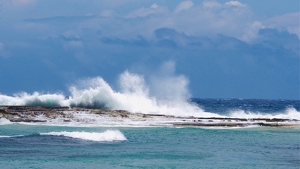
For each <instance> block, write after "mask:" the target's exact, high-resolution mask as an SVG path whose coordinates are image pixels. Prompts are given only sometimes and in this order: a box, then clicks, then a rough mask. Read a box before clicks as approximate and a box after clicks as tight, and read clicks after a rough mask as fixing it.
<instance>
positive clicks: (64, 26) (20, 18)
mask: <svg viewBox="0 0 300 169" xmlns="http://www.w3.org/2000/svg"><path fill="white" fill-rule="evenodd" d="M299 9H300V6H299V1H298V0H289V1H282V0H264V1H260V0H251V1H250V0H240V1H230V0H197V1H196V0H194V1H190V0H185V1H182V0H159V1H154V0H143V1H140V0H114V1H111V0H102V1H99V0H89V1H83V0H64V1H61V0H43V1H39V0H0V93H1V94H5V95H13V94H15V93H18V92H22V91H25V92H28V93H33V92H35V91H38V92H43V93H55V92H61V93H65V95H68V94H69V93H68V92H69V90H68V88H69V86H70V85H72V84H74V83H76V81H78V80H80V79H84V78H93V77H97V76H100V77H102V78H103V79H104V80H105V81H107V82H108V83H109V84H110V85H111V86H112V87H113V88H117V81H118V80H117V79H118V77H119V75H120V74H121V73H123V72H125V71H129V72H133V73H137V74H140V75H142V76H144V78H145V80H146V81H147V82H148V84H149V85H150V86H151V85H152V83H154V81H155V82H156V83H155V84H156V85H152V86H156V87H159V86H160V85H167V86H172V85H178V84H179V86H180V83H184V84H185V83H187V84H188V90H189V92H190V94H191V97H194V98H245V99H297V100H299V99H300V98H299V95H300V91H299V90H300V89H299V83H300V75H299V74H300V69H299V65H300V61H299V59H300V55H299V38H300V29H299V20H300V11H299ZM166 77H173V80H174V81H169V82H170V83H165V81H164V79H166ZM171 79H172V78H171ZM159 82H161V83H159Z"/></svg>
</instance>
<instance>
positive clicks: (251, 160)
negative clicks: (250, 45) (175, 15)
mask: <svg viewBox="0 0 300 169" xmlns="http://www.w3.org/2000/svg"><path fill="white" fill-rule="evenodd" d="M123 76H124V77H123V80H124V79H126V80H125V81H123V82H121V84H123V86H122V87H121V90H120V91H116V90H113V89H112V87H110V86H109V85H108V84H107V83H106V82H105V81H104V80H103V79H102V78H94V79H88V80H86V81H85V83H84V84H83V85H81V86H72V87H70V95H69V96H65V95H64V94H61V93H54V94H53V93H52V94H51V93H50V94H49V93H46V94H45V93H38V92H35V93H33V94H28V93H25V92H23V93H19V94H15V95H13V96H8V95H3V94H2V95H1V94H0V114H1V116H0V117H1V118H0V168H8V169H9V168H43V169H44V168H65V169H67V168H72V169H74V168H243V169H244V168H272V169H273V168H284V169H285V168H290V169H293V168H295V169H299V168H300V127H299V126H300V124H299V120H300V101H299V100H262V99H199V98H192V99H189V98H188V97H187V95H186V89H185V87H183V88H175V89H174V90H176V91H177V92H170V91H167V92H168V94H169V95H165V96H168V97H162V96H164V93H163V91H161V94H162V95H156V96H155V95H152V94H151V91H149V90H148V89H149V88H148V87H147V85H145V84H144V81H143V78H142V77H141V76H137V75H134V74H133V75H132V74H129V73H128V72H127V73H125V74H123ZM121 77H122V76H121ZM121 79H122V78H121ZM170 93H171V95H170ZM172 93H173V95H172ZM1 106H8V107H9V106H30V107H31V108H32V107H35V106H44V107H49V108H50V109H49V111H50V112H51V109H54V108H57V107H73V106H77V107H84V108H89V109H88V110H92V109H93V110H97V109H104V110H127V111H129V112H131V113H133V114H137V116H127V114H126V117H125V116H124V117H115V116H113V115H114V114H111V115H112V116H105V115H104V116H100V115H99V114H93V113H87V112H80V111H79V112H78V111H77V110H76V109H70V110H69V111H66V112H62V113H61V116H60V115H57V117H50V116H47V117H46V116H41V115H40V114H41V112H32V113H33V114H32V113H31V114H30V113H28V112H26V111H25V112H22V113H23V115H24V116H25V115H26V116H27V115H28V117H29V116H30V118H32V119H36V120H37V121H36V122H26V121H17V122H15V118H16V117H14V116H15V115H16V112H12V113H11V116H13V118H12V119H9V118H8V116H6V114H5V113H7V112H6V109H5V110H4V108H5V107H4V108H3V107H1ZM6 108H7V107H6ZM17 108H18V107H16V108H15V109H16V110H19V109H17ZM66 109H68V108H66ZM75 110H76V111H75ZM22 113H21V115H22ZM50 114H51V113H50ZM143 114H144V115H145V116H143ZM146 114H152V117H153V118H150V116H146ZM67 116H68V117H69V118H66V117H67ZM133 117H134V118H133ZM175 117H176V118H177V117H180V118H179V121H180V122H186V119H188V120H191V119H192V120H191V121H189V122H188V123H184V124H189V125H172V124H175V123H176V124H177V122H178V121H170V119H171V120H174V119H175V120H178V119H176V118H175ZM191 117H192V118H191ZM203 117H204V118H210V117H213V120H211V119H210V120H207V121H205V119H201V120H200V118H203ZM185 118H186V119H185ZM197 118H198V119H197ZM214 118H219V119H222V118H227V119H226V120H227V122H226V124H225V125H222V126H218V125H216V123H215V121H214V120H215V119H214ZM254 118H256V120H257V121H260V120H261V119H263V120H265V122H263V123H249V122H252V121H255V120H253V119H254ZM193 119H197V121H196V122H194V121H195V120H193ZM239 119H244V120H246V123H247V124H248V123H249V124H250V125H241V126H240V125H235V126H230V125H229V126H227V124H231V123H235V121H238V120H239ZM274 119H275V120H277V121H275V122H274V121H271V122H269V121H268V120H274ZM199 121H200V122H199ZM206 123H208V124H211V125H210V126H199V124H206ZM240 123H241V124H245V123H242V122H238V124H240ZM269 123H272V124H274V123H275V124H282V126H281V127H271V126H263V125H260V124H269ZM181 124H182V123H181ZM196 124H197V125H196ZM252 124H253V125H252ZM290 124H292V125H290Z"/></svg>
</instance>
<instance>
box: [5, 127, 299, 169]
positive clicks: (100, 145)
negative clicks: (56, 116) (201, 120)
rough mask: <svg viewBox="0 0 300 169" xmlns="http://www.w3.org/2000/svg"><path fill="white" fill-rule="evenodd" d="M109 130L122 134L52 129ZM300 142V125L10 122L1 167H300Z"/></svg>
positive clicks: (6, 128)
mask: <svg viewBox="0 0 300 169" xmlns="http://www.w3.org/2000/svg"><path fill="white" fill-rule="evenodd" d="M106 131H113V132H114V133H115V134H116V135H117V136H118V137H115V139H113V140H109V139H108V138H107V137H103V140H102V141H92V140H91V139H92V136H89V135H84V134H82V137H81V138H75V137H73V136H66V135H55V134H53V133H52V134H51V132H60V133H62V132H67V133H73V132H82V133H83V132H86V133H94V134H95V133H102V134H103V133H105V132H106ZM43 133H44V134H43ZM45 133H46V134H45ZM120 135H123V136H124V137H125V139H122V137H119V136H120ZM299 143H300V129H299V128H268V127H253V128H234V129H232V128H231V129H227V128H223V129H220V128H219V129H218V128H196V127H186V128H174V127H131V128H124V127H123V128H118V127H112V128H103V127H92V128H91V127H60V126H43V125H25V124H7V125H1V126H0V167H1V168H295V169H296V168H297V169H298V168H299V167H300V145H299Z"/></svg>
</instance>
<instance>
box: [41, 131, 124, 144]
mask: <svg viewBox="0 0 300 169" xmlns="http://www.w3.org/2000/svg"><path fill="white" fill-rule="evenodd" d="M40 135H52V136H65V137H71V138H76V139H83V140H90V141H104V142H105V141H109V142H110V141H124V140H127V139H126V137H125V136H124V135H123V133H121V132H120V131H119V130H106V131H105V132H102V133H97V132H77V131H74V132H67V131H62V132H49V133H40Z"/></svg>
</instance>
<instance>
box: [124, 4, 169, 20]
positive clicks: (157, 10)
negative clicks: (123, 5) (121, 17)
mask: <svg viewBox="0 0 300 169" xmlns="http://www.w3.org/2000/svg"><path fill="white" fill-rule="evenodd" d="M165 11H166V10H165V8H162V7H159V6H158V5H157V4H152V5H151V6H150V7H149V8H139V9H136V10H133V11H131V12H129V13H128V14H127V15H126V16H125V18H136V17H145V16H148V15H152V14H162V13H164V12H165Z"/></svg>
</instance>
